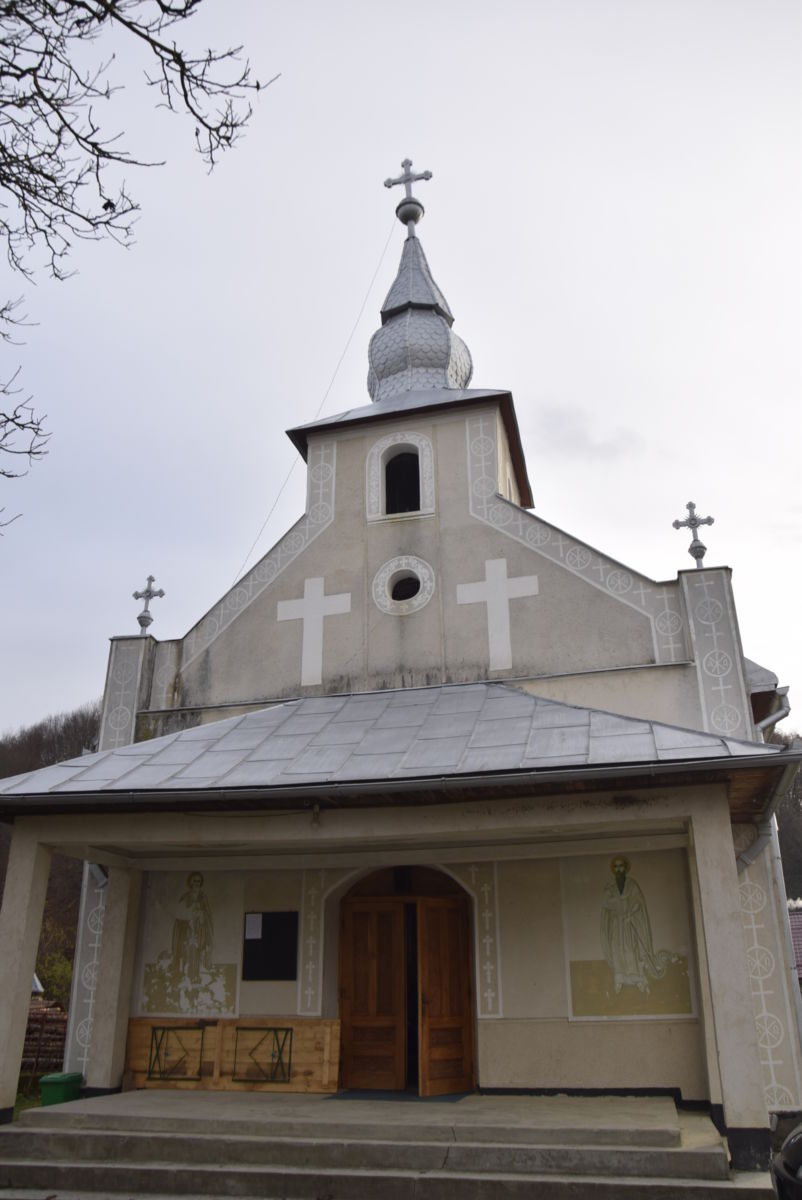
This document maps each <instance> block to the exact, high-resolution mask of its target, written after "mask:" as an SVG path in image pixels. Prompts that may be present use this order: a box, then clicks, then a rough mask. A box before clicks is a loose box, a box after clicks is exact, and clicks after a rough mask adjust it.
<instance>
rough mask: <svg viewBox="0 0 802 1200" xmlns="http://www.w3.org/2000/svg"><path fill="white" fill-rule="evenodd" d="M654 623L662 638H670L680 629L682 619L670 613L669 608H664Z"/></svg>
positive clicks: (676, 614)
mask: <svg viewBox="0 0 802 1200" xmlns="http://www.w3.org/2000/svg"><path fill="white" fill-rule="evenodd" d="M654 623H655V625H656V626H657V632H658V633H662V634H663V636H664V637H672V636H673V634H675V633H679V631H680V629H682V618H681V617H680V616H679V614H678V613H675V612H672V611H671V609H670V608H665V609H663V611H662V612H661V613H658V614H657V616H656V617H655V621H654Z"/></svg>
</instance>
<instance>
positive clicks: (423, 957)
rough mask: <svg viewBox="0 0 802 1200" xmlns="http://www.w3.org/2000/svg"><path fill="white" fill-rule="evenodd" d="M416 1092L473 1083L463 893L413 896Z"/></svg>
mask: <svg viewBox="0 0 802 1200" xmlns="http://www.w3.org/2000/svg"><path fill="white" fill-rule="evenodd" d="M418 964H419V965H418V972H419V1024H420V1069H419V1086H420V1094H421V1095H422V1096H441V1095H445V1094H447V1093H449V1092H467V1091H470V1090H471V1089H472V1088H473V1085H474V1070H473V1002H472V996H473V991H472V966H471V946H470V911H469V908H468V903H467V899H466V900H463V898H462V897H458V896H454V897H443V898H438V899H422V900H419V901H418Z"/></svg>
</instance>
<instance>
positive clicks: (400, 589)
mask: <svg viewBox="0 0 802 1200" xmlns="http://www.w3.org/2000/svg"><path fill="white" fill-rule="evenodd" d="M419 591H420V580H419V579H418V577H417V575H411V574H410V575H398V576H397V577H396V578H395V579H391V580H390V598H391V599H392V600H411V599H412V597H413V596H417V594H418V592H419Z"/></svg>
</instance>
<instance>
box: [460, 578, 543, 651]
mask: <svg viewBox="0 0 802 1200" xmlns="http://www.w3.org/2000/svg"><path fill="white" fill-rule="evenodd" d="M537 594H538V584H537V575H520V576H518V578H517V579H508V578H507V560H506V558H488V559H486V560H485V577H484V579H483V580H480V581H478V582H476V583H458V584H457V604H486V605H487V641H488V648H489V651H490V670H491V671H507V670H509V669H510V667H511V666H512V642H511V640H510V600H517V599H520V598H521V597H523V596H536V595H537Z"/></svg>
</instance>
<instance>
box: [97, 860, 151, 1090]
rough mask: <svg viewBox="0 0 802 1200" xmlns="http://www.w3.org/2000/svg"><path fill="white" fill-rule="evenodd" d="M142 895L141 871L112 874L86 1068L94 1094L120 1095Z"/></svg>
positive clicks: (118, 870)
mask: <svg viewBox="0 0 802 1200" xmlns="http://www.w3.org/2000/svg"><path fill="white" fill-rule="evenodd" d="M141 892H142V872H141V871H132V870H128V869H126V868H123V867H111V868H110V869H109V882H108V886H107V888H106V896H105V901H106V903H105V915H104V917H103V941H102V943H101V946H100V961H99V964H98V972H97V985H96V989H95V1003H94V1013H93V1021H92V1042H91V1047H90V1050H89V1062H88V1064H87V1069H86V1088H87V1090H88V1091H98V1092H110V1091H117V1090H119V1088H120V1085H121V1083H122V1077H123V1070H124V1067H125V1043H126V1038H127V1036H128V1015H129V1012H130V1008H131V983H132V980H133V974H134V953H135V950H136V937H137V929H138V927H139V902H140V896H141Z"/></svg>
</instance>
